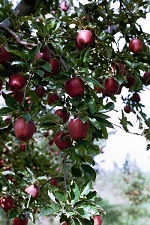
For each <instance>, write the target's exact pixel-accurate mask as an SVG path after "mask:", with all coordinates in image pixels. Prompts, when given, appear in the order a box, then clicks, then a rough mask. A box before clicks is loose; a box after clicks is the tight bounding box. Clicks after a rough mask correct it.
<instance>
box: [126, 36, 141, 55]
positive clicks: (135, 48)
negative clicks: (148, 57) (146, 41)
mask: <svg viewBox="0 0 150 225" xmlns="http://www.w3.org/2000/svg"><path fill="white" fill-rule="evenodd" d="M142 49H143V43H142V41H141V40H140V39H138V38H134V39H132V40H131V41H130V42H129V50H130V52H133V53H134V54H139V53H140V52H141V51H142Z"/></svg>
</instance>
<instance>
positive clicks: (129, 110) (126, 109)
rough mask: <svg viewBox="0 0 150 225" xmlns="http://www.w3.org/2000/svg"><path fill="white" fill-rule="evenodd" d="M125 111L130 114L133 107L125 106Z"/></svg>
mask: <svg viewBox="0 0 150 225" xmlns="http://www.w3.org/2000/svg"><path fill="white" fill-rule="evenodd" d="M124 111H125V112H126V113H130V112H131V111H132V108H131V106H130V105H125V106H124Z"/></svg>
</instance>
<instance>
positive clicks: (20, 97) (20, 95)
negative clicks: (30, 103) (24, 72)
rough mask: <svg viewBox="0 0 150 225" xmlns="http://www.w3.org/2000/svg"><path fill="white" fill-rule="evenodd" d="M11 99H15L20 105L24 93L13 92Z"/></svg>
mask: <svg viewBox="0 0 150 225" xmlns="http://www.w3.org/2000/svg"><path fill="white" fill-rule="evenodd" d="M12 97H13V98H15V99H16V101H17V102H19V103H20V104H21V103H22V101H23V98H24V93H23V92H22V91H18V92H15V93H14V94H13V95H12Z"/></svg>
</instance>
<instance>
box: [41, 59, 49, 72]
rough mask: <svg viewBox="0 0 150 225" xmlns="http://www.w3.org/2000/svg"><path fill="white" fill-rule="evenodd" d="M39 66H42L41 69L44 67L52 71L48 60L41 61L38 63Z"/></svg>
mask: <svg viewBox="0 0 150 225" xmlns="http://www.w3.org/2000/svg"><path fill="white" fill-rule="evenodd" d="M40 67H42V69H44V70H46V71H48V72H52V67H51V64H50V63H49V62H46V61H42V63H41V64H40Z"/></svg>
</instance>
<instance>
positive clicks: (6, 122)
mask: <svg viewBox="0 0 150 225" xmlns="http://www.w3.org/2000/svg"><path fill="white" fill-rule="evenodd" d="M11 121H12V118H11V116H7V117H6V119H5V124H6V125H9V124H10V123H11Z"/></svg>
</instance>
